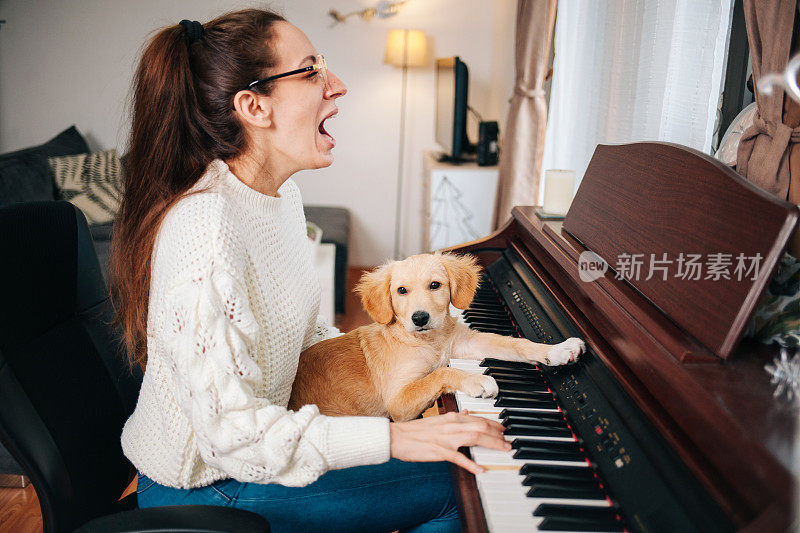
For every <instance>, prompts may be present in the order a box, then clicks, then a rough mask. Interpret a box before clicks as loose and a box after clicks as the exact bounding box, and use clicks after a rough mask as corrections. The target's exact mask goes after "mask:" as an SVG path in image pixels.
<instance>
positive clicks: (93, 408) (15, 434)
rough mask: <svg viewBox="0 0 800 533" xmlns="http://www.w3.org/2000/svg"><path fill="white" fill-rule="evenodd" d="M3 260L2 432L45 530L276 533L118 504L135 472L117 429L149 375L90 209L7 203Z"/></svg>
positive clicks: (2, 218)
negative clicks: (132, 357)
mask: <svg viewBox="0 0 800 533" xmlns="http://www.w3.org/2000/svg"><path fill="white" fill-rule="evenodd" d="M0 258H2V259H0V283H1V284H2V285H1V286H2V292H0V294H2V305H0V440H2V442H3V444H5V446H6V447H7V448H8V450H9V451H10V452H11V454H12V455H13V456H14V458H15V459H16V460H17V461H18V462H19V464H20V465H21V466H22V468H23V470H25V472H26V474H27V475H28V476H29V477H30V479H31V482H32V483H33V485H34V487H35V488H36V492H37V494H38V496H39V502H40V504H41V508H42V516H43V520H44V531H47V532H51V531H52V532H56V531H57V532H61V531H73V530H75V529H76V528H80V531H209V532H211V531H214V532H216V531H259V532H264V531H268V530H269V525H268V524H267V522H266V520H265V519H264V518H263V517H261V516H259V515H256V514H254V513H250V512H247V511H241V510H238V509H228V508H223V507H215V506H186V507H179V506H175V507H160V508H152V509H137V508H136V494H135V493H134V494H132V495H131V496H129V497H127V498H125V499H124V500H122V501H119V495H120V494H121V493H122V490H123V489H124V488H125V487H126V486H127V484H128V483H129V481H130V480H131V479H132V476H133V473H134V470H133V468H132V466H131V464H130V463H129V462H128V460H127V459H126V458H125V457H124V455H123V454H122V448H121V445H120V434H121V432H122V426H123V424H124V423H125V420H126V419H127V417H128V416H129V414H130V413H131V412H132V410H133V408H134V406H135V403H136V398H137V395H138V392H139V387H140V385H141V380H142V376H141V372H139V371H138V370H137V371H130V370H129V369H128V366H127V363H126V362H125V358H124V356H123V354H124V351H123V348H122V345H121V344H120V342H119V340H118V335H114V332H113V331H112V329H111V327H110V325H109V324H110V322H111V317H112V309H111V304H110V301H109V298H108V295H107V291H106V288H105V285H104V282H103V277H102V275H101V272H100V265H99V263H98V261H97V256H96V255H95V250H94V247H93V244H92V238H91V235H90V232H89V227H88V225H87V223H86V218H85V217H84V216H83V213H81V211H80V210H78V209H77V208H75V207H74V206H73V205H72V204H70V203H68V202H64V201H58V202H53V201H49V202H33V203H26V204H16V205H11V206H7V207H4V208H2V209H0ZM115 513H117V514H115ZM109 515H111V516H109Z"/></svg>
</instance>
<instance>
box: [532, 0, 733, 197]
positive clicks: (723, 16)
mask: <svg viewBox="0 0 800 533" xmlns="http://www.w3.org/2000/svg"><path fill="white" fill-rule="evenodd" d="M732 7H733V2H732V0H667V1H655V0H645V1H641V0H639V1H635V0H609V1H604V0H560V1H559V2H558V14H557V18H556V33H555V52H554V53H555V55H554V64H553V84H552V89H551V97H550V116H549V118H548V123H547V134H546V138H545V150H544V163H543V165H542V167H543V170H546V169H550V168H565V169H572V170H574V171H575V176H576V186H577V182H579V181H580V179H581V178H582V177H583V174H584V172H585V170H586V167H587V165H588V164H589V160H590V159H591V157H592V153H594V149H595V146H596V145H597V144H606V143H627V142H635V141H668V142H674V143H678V144H682V145H685V146H690V147H692V148H695V149H697V150H700V151H702V152H705V153H709V152H710V151H711V142H712V138H713V135H714V127H715V123H716V118H717V109H718V104H719V99H720V92H721V90H722V83H723V77H724V66H725V59H726V50H727V44H728V35H729V30H730V17H731V11H732ZM542 182H544V180H542Z"/></svg>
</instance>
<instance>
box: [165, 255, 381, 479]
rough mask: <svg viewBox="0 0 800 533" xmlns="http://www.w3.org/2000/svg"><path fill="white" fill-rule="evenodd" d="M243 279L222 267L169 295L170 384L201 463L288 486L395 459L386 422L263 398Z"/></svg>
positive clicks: (253, 327) (217, 265)
mask: <svg viewBox="0 0 800 533" xmlns="http://www.w3.org/2000/svg"><path fill="white" fill-rule="evenodd" d="M238 279H241V276H239V275H236V274H235V273H232V272H229V271H228V270H226V268H225V266H224V263H221V261H220V259H219V258H216V260H215V261H211V262H209V263H208V266H207V267H204V268H203V269H202V270H199V271H196V272H194V274H193V275H192V276H191V279H189V280H187V281H184V282H182V283H180V284H178V285H177V286H175V287H174V288H173V289H172V290H170V291H169V292H168V294H167V295H166V301H165V307H164V309H165V312H166V317H167V323H166V324H165V327H164V337H165V338H164V341H165V342H164V346H165V348H166V351H167V353H166V357H167V361H168V363H169V365H170V368H171V370H172V376H173V379H174V383H173V384H170V385H172V386H173V387H174V391H175V396H176V400H177V402H178V404H179V406H180V408H181V411H182V412H183V414H184V415H185V416H186V417H187V418H188V420H189V422H190V425H191V427H192V429H193V432H194V434H195V436H196V439H197V445H198V450H199V452H200V455H201V457H202V458H203V460H204V461H205V462H206V463H208V464H209V465H211V466H213V467H215V468H218V469H220V470H222V471H224V472H226V473H227V474H228V475H230V476H231V477H233V478H235V479H238V480H240V481H250V482H261V483H267V482H278V483H281V484H284V485H304V484H307V483H310V482H312V481H314V480H315V479H316V478H317V477H319V476H320V475H321V474H322V473H324V472H325V471H327V470H333V469H339V468H347V467H350V466H356V465H362V464H375V463H380V462H384V461H386V460H388V458H389V427H388V421H387V420H385V419H382V418H367V417H341V418H329V417H326V416H323V415H320V414H319V411H318V410H317V408H316V406H306V407H304V408H302V409H300V410H299V411H298V412H291V411H288V410H287V409H285V408H283V407H281V406H277V405H270V404H269V402H268V401H267V400H265V399H263V398H258V397H256V395H255V393H254V390H255V389H256V388H257V387H258V386H259V384H260V383H261V380H262V374H261V370H260V368H259V366H258V365H257V364H256V362H255V361H254V360H253V359H252V355H251V354H252V353H254V350H255V346H256V342H257V339H258V335H259V334H261V332H260V329H259V326H258V324H257V322H256V320H255V317H254V315H253V313H252V311H251V309H250V306H249V305H248V297H247V291H246V289H245V288H244V287H243V286H242V285H241V284H240V283H239V281H238Z"/></svg>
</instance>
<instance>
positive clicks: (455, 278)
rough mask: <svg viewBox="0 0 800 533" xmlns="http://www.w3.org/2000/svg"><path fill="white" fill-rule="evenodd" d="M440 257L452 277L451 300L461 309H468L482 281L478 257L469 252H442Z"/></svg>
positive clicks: (448, 275) (448, 274)
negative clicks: (456, 253) (462, 253)
mask: <svg viewBox="0 0 800 533" xmlns="http://www.w3.org/2000/svg"><path fill="white" fill-rule="evenodd" d="M439 257H440V259H441V260H442V265H443V266H444V269H445V270H446V271H447V277H448V278H449V279H450V302H451V303H452V304H453V305H454V306H455V307H457V308H459V309H466V308H467V307H469V304H470V303H472V298H473V296H475V290H476V289H477V288H478V282H479V281H480V273H481V267H479V266H478V260H477V258H476V257H475V256H473V255H469V254H465V255H455V254H441V255H440V256H439Z"/></svg>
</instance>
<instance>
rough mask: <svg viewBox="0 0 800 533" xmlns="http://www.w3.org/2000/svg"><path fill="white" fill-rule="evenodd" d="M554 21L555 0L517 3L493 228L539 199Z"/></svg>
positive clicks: (522, 0)
mask: <svg viewBox="0 0 800 533" xmlns="http://www.w3.org/2000/svg"><path fill="white" fill-rule="evenodd" d="M555 20H556V0H519V1H518V3H517V26H516V36H515V47H514V64H515V65H516V79H515V82H514V94H513V96H512V97H511V104H510V106H509V109H508V117H507V119H506V131H505V134H504V135H503V137H504V141H503V150H502V152H501V153H500V169H499V172H500V178H499V181H498V186H497V188H498V190H497V203H496V205H495V215H494V225H495V228H497V227H499V226H501V225H502V224H504V223H505V222H506V220H508V218H509V217H510V216H511V208H512V207H514V206H515V205H534V204H536V199H537V196H538V192H539V175H540V174H541V170H542V156H543V154H544V137H545V132H546V130H547V102H546V101H545V93H544V89H543V87H544V80H545V76H546V74H547V59H548V56H549V54H550V46H552V42H553V27H554V25H555Z"/></svg>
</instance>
